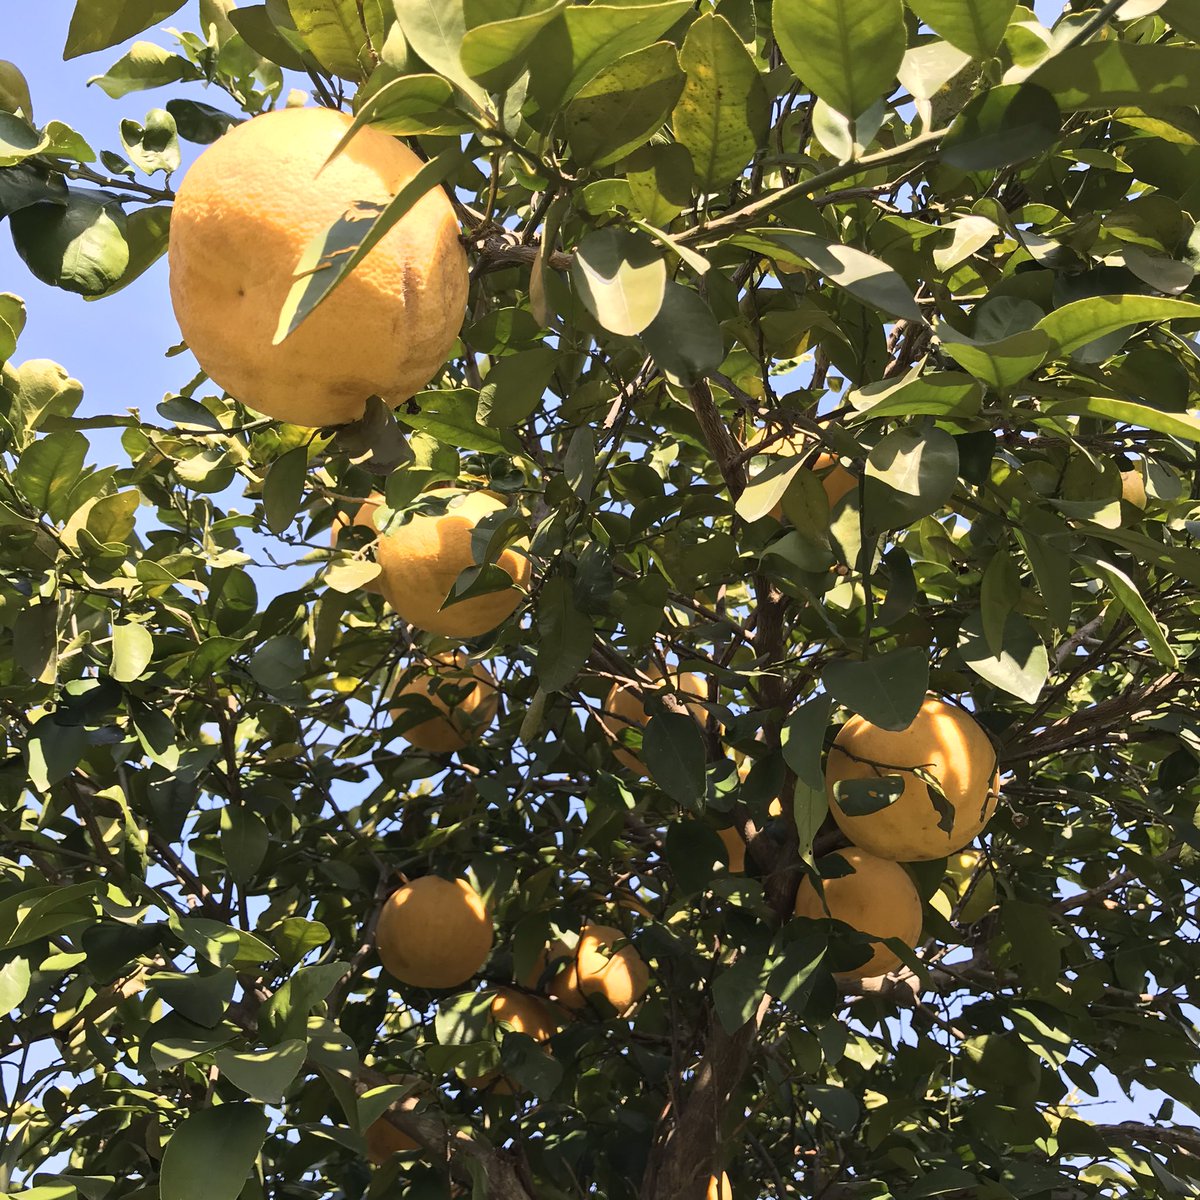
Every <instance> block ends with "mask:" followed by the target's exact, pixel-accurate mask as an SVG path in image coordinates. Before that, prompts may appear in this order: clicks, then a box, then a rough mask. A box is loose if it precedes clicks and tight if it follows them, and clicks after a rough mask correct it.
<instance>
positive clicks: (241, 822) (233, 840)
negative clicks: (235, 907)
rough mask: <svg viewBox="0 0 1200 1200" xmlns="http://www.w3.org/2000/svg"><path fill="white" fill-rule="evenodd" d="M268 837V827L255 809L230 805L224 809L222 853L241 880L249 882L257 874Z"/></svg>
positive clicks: (231, 871)
mask: <svg viewBox="0 0 1200 1200" xmlns="http://www.w3.org/2000/svg"><path fill="white" fill-rule="evenodd" d="M269 841H270V836H269V834H268V833H267V827H266V826H265V825H264V824H263V822H262V819H261V818H260V817H258V816H257V815H256V814H255V813H252V812H250V811H249V810H248V809H246V808H235V807H232V806H229V805H227V806H226V807H225V808H223V809H221V853H222V854H224V855H225V861H226V863H227V864H228V865H229V873H230V875H232V876H233V878H234V879H235V880H236V881H237V882H238V883H240V884H247V883H249V882H250V881H251V879H253V878H254V874H255V872H256V871H257V870H258V868H259V867H260V866H262V861H263V859H264V858H265V857H266V854H267V845H268V843H269Z"/></svg>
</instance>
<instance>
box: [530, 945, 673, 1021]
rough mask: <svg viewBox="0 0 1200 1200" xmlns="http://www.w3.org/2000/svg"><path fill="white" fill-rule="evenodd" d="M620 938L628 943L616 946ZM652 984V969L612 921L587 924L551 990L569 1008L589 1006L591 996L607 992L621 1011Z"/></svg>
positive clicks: (614, 1005) (613, 1003)
mask: <svg viewBox="0 0 1200 1200" xmlns="http://www.w3.org/2000/svg"><path fill="white" fill-rule="evenodd" d="M618 942H621V943H625V944H624V945H622V946H621V947H620V949H618V950H614V949H613V947H614V946H616V945H617V943H618ZM551 957H552V958H557V957H560V955H558V954H552V955H551ZM649 984H650V970H649V968H648V967H647V966H646V964H645V962H644V961H643V960H642V956H641V955H640V954H639V953H638V952H637V951H636V950H635V949H634V948H633V946H631V945H629V944H628V938H627V935H626V934H625V933H624V932H622V931H621V930H620V929H614V928H613V927H612V926H611V925H585V926H584V927H583V929H582V930H581V931H580V934H579V945H578V946H577V947H576V948H575V953H574V954H573V955H572V956H571V960H570V962H568V963H567V964H566V965H565V966H564V967H563V969H562V970H561V971H559V973H558V974H557V975H556V976H555V977H554V978H553V979H552V980H551V981H550V987H549V988H548V989H547V990H548V991H549V993H550V995H551V996H553V997H554V999H555V1000H557V1001H558V1002H559V1003H560V1004H561V1005H563V1006H564V1007H565V1008H569V1009H574V1010H578V1009H581V1008H586V1007H587V1003H588V998H589V997H591V996H603V997H604V999H605V1000H607V1001H608V1003H609V1004H611V1005H612V1006H613V1008H614V1009H616V1011H617V1012H618V1013H625V1012H627V1011H628V1010H629V1009H630V1008H631V1007H632V1006H633V1005H634V1004H636V1003H637V1001H638V1000H640V999H641V998H642V996H643V995H644V994H645V992H646V988H647V987H648V986H649Z"/></svg>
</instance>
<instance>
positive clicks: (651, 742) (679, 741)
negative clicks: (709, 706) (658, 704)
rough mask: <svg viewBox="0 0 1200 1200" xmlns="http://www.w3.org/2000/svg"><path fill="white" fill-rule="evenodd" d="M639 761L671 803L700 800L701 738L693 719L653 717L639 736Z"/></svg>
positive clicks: (668, 714)
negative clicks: (640, 741)
mask: <svg viewBox="0 0 1200 1200" xmlns="http://www.w3.org/2000/svg"><path fill="white" fill-rule="evenodd" d="M641 759H642V761H643V762H644V763H645V764H646V769H647V770H648V771H649V772H650V777H651V778H652V779H653V780H654V782H655V783H656V784H658V786H659V787H660V788H662V790H663V791H664V792H666V793H667V795H668V796H670V797H671V798H672V799H673V800H678V801H679V803H681V804H686V805H693V804H695V803H696V802H697V801H698V800H700V799H701V798H702V797H703V796H704V792H705V783H704V761H705V752H704V737H703V735H702V733H701V732H700V726H699V725H698V724H697V723H696V720H695V718H694V717H692V716H690V715H688V714H685V713H678V712H658V713H655V714H654V716H652V717H651V718H650V720H649V722H648V723H647V725H646V730H645V733H644V734H643V735H642V750H641Z"/></svg>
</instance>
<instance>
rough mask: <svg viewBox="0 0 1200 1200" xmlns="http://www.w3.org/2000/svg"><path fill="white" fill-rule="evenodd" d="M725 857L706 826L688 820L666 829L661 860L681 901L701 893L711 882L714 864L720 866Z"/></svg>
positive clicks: (721, 844) (721, 843) (717, 837)
mask: <svg viewBox="0 0 1200 1200" xmlns="http://www.w3.org/2000/svg"><path fill="white" fill-rule="evenodd" d="M726 856H727V852H726V850H725V845H724V843H723V842H722V841H721V839H720V837H719V836H718V835H717V831H716V830H715V829H713V828H712V826H711V825H709V824H708V823H707V822H705V821H697V820H696V819H695V818H689V819H686V820H683V821H673V822H672V823H671V824H670V825H668V826H667V836H666V838H665V839H664V840H663V857H664V858H666V860H667V866H668V867H670V868H671V874H672V875H674V876H675V882H676V883H677V884H678V885H679V895H680V896H681V897H683V896H691V895H694V894H695V893H696V892H699V891H703V889H704V888H706V887H707V886H708V885H709V883H711V882H712V878H713V874H714V871H713V866H714V864H716V863H719V862H723V861H724V860H725V858H726Z"/></svg>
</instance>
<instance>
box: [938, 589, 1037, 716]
mask: <svg viewBox="0 0 1200 1200" xmlns="http://www.w3.org/2000/svg"><path fill="white" fill-rule="evenodd" d="M958 649H959V653H960V654H962V656H963V658H964V659H965V660H966V663H967V665H968V666H969V667H970V668H971V669H972V670H973V671H974V672H975V673H976V674H977V675H979V676H981V677H982V678H983V679H986V680H987V681H988V683H990V684H992V685H993V686H995V687H998V688H1000V689H1001V690H1002V691H1005V692H1008V693H1010V694H1011V695H1013V696H1016V697H1018V698H1019V699H1021V700H1024V701H1025V702H1026V703H1027V704H1032V703H1033V702H1034V701H1035V700H1036V699H1037V698H1038V696H1039V695H1040V694H1041V691H1042V687H1043V685H1044V684H1045V682H1046V676H1047V674H1048V673H1049V669H1050V667H1049V658H1048V656H1047V654H1046V647H1045V646H1044V645H1043V644H1042V642H1041V640H1040V639H1039V638H1038V635H1037V632H1036V631H1035V630H1034V628H1033V626H1032V625H1031V624H1030V623H1029V621H1028V620H1026V618H1025V617H1023V616H1022V615H1021V614H1020V613H1018V612H1010V613H1009V614H1008V618H1007V620H1006V621H1005V623H1004V634H1003V648H1002V649H1001V651H1000V653H998V654H995V653H993V652H992V651H991V650H990V649H989V648H988V644H987V639H986V638H985V637H984V633H983V614H982V613H981V612H980V611H979V609H975V610H974V611H973V612H971V613H970V614H968V616H967V617H966V619H965V620H964V621H963V623H962V626H961V627H960V629H959V633H958Z"/></svg>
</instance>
